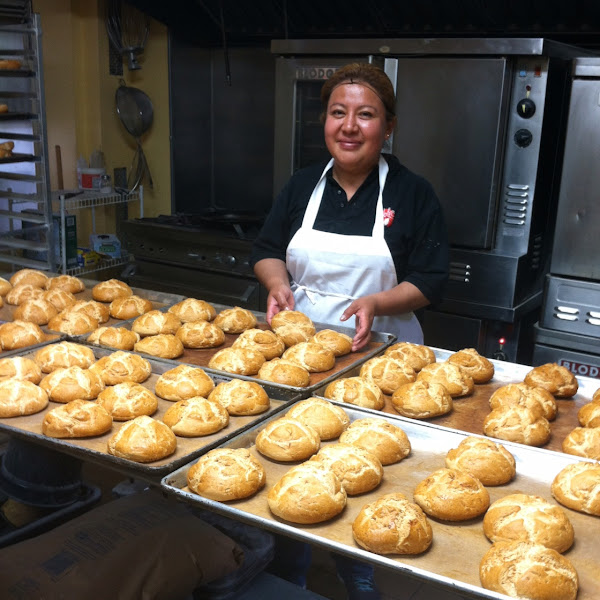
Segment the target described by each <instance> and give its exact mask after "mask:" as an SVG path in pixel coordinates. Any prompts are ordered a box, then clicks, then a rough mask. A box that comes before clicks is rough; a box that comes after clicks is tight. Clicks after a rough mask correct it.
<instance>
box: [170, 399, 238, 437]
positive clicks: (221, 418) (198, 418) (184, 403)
mask: <svg viewBox="0 0 600 600" xmlns="http://www.w3.org/2000/svg"><path fill="white" fill-rule="evenodd" d="M163 422H164V423H166V424H167V425H168V426H169V427H170V428H171V430H172V431H173V433H174V434H175V435H179V436H181V437H198V436H201V435H210V434H211V433H216V432H217V431H221V429H223V428H224V427H227V425H228V424H229V413H228V412H227V411H226V410H225V407H224V406H223V405H222V404H220V403H219V402H216V401H215V400H209V399H208V398H202V397H201V396H194V397H193V398H186V399H185V400H179V401H177V402H176V403H175V404H173V405H172V406H170V407H169V408H168V409H167V411H166V412H165V414H164V416H163Z"/></svg>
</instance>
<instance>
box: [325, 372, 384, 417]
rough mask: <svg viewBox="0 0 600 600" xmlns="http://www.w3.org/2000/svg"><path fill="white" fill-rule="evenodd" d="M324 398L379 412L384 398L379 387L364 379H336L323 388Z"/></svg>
mask: <svg viewBox="0 0 600 600" xmlns="http://www.w3.org/2000/svg"><path fill="white" fill-rule="evenodd" d="M324 396H325V398H329V399H330V400H337V401H338V402H346V403H347V404H353V405H354V406H362V407H363V408H372V409H374V410H381V409H382V408H383V407H384V405H385V398H384V397H383V392H382V391H381V389H380V388H379V386H378V385H377V384H376V383H375V382H374V381H371V380H370V379H365V378H364V377H342V378H341V379H336V380H334V381H332V382H331V383H330V384H329V385H328V386H327V387H326V388H325V392H324Z"/></svg>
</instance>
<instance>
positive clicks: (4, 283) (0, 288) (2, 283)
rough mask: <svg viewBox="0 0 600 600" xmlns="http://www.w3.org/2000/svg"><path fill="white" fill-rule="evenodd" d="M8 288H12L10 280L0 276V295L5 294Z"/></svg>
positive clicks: (8, 290)
mask: <svg viewBox="0 0 600 600" xmlns="http://www.w3.org/2000/svg"><path fill="white" fill-rule="evenodd" d="M10 290H12V285H11V283H10V281H8V280H7V279H4V277H0V296H6V294H8V292H10Z"/></svg>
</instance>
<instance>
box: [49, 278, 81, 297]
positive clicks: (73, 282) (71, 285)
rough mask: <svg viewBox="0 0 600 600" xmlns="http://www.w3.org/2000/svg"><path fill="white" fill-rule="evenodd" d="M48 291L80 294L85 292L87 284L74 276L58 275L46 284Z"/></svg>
mask: <svg viewBox="0 0 600 600" xmlns="http://www.w3.org/2000/svg"><path fill="white" fill-rule="evenodd" d="M46 289H47V290H63V291H65V292H70V293H71V294H78V293H79V292H83V291H84V290H85V283H83V281H81V279H79V278H78V277H73V275H57V276H56V277H50V278H49V279H48V281H47V282H46Z"/></svg>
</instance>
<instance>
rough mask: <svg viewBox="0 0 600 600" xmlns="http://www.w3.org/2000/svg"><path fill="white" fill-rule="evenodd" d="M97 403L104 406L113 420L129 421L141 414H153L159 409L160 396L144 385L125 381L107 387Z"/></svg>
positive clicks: (99, 395)
mask: <svg viewBox="0 0 600 600" xmlns="http://www.w3.org/2000/svg"><path fill="white" fill-rule="evenodd" d="M96 403H97V404H100V405H101V406H103V407H104V408H105V409H106V410H107V412H108V414H110V416H111V417H112V419H113V421H129V420H131V419H135V418H136V417H139V416H141V415H147V416H149V417H150V416H152V415H153V414H154V413H155V412H156V410H157V409H158V398H157V397H156V396H155V395H154V394H153V393H152V392H151V391H150V390H149V389H148V388H145V387H144V386H143V385H140V384H139V383H134V382H133V381H124V382H123V383H117V385H111V386H110V387H107V388H105V389H104V390H103V391H101V392H100V394H98V398H97V399H96Z"/></svg>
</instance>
